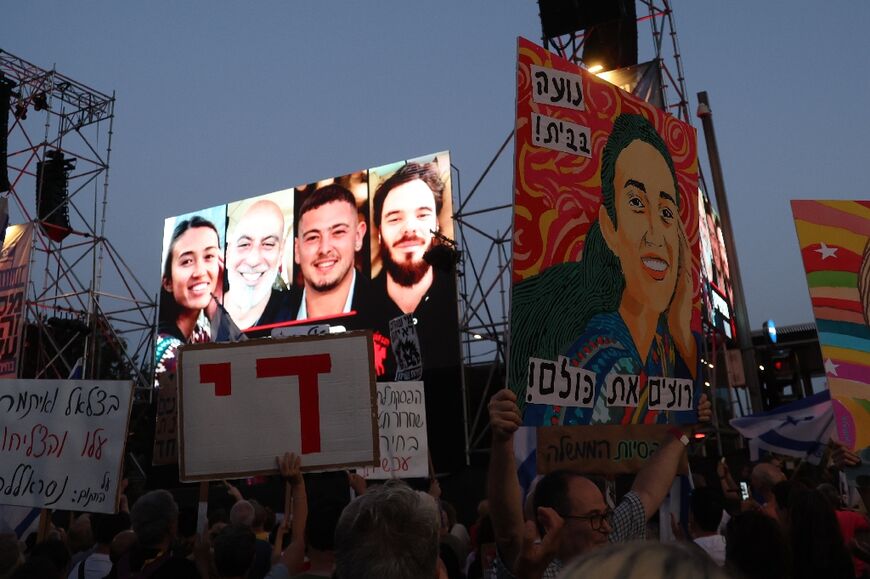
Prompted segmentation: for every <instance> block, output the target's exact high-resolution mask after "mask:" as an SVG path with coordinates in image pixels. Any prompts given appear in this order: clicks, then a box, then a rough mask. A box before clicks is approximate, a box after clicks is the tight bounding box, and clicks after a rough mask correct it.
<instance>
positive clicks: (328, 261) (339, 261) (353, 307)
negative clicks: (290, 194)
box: [293, 185, 367, 320]
mask: <svg viewBox="0 0 870 579" xmlns="http://www.w3.org/2000/svg"><path fill="white" fill-rule="evenodd" d="M365 233H366V224H365V221H362V220H361V219H360V218H359V213H358V211H357V208H356V200H355V199H354V196H353V194H352V193H351V192H350V191H348V190H347V189H345V188H344V187H341V186H339V185H327V186H325V187H321V188H320V189H317V190H316V191H314V192H312V193H311V194H310V195H308V196H307V197H306V198H305V200H304V201H303V202H302V205H301V206H300V208H299V223H298V225H297V227H296V240H295V242H294V243H295V251H294V253H293V255H294V260H295V262H296V264H297V265H298V266H299V270H300V271H301V273H302V280H303V284H304V289H303V290H302V296H301V299H300V303H299V305H298V310H297V313H296V316H295V317H296V319H298V320H304V319H307V318H323V317H329V316H334V315H338V314H343V313H348V312H350V311H359V309H360V308H363V307H365V304H364V303H363V301H364V299H363V296H364V295H365V291H364V288H365V287H366V285H367V284H366V282H365V280H363V279H362V277H361V276H358V275H357V271H356V268H355V267H354V263H355V256H356V253H357V252H358V251H360V249H362V246H363V240H364V239H365Z"/></svg>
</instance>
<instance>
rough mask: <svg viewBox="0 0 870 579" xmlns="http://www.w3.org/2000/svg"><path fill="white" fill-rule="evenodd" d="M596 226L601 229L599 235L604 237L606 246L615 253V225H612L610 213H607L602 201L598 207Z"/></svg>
mask: <svg viewBox="0 0 870 579" xmlns="http://www.w3.org/2000/svg"><path fill="white" fill-rule="evenodd" d="M598 227H599V228H600V229H601V235H602V236H603V237H604V242H605V243H606V244H607V247H609V248H610V251H612V252H613V253H616V250H615V249H614V248H615V247H616V227H614V225H613V221H611V220H610V215H609V214H608V213H607V208H606V207H605V206H604V204H603V203H602V204H601V207H599V208H598Z"/></svg>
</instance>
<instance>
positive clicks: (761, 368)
mask: <svg viewBox="0 0 870 579" xmlns="http://www.w3.org/2000/svg"><path fill="white" fill-rule="evenodd" d="M758 369H759V370H761V371H762V372H764V366H763V365H762V364H759V365H758Z"/></svg>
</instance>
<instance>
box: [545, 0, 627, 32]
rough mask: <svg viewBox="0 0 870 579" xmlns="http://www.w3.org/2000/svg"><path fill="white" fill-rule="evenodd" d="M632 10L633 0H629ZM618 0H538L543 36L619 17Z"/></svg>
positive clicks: (589, 26)
mask: <svg viewBox="0 0 870 579" xmlns="http://www.w3.org/2000/svg"><path fill="white" fill-rule="evenodd" d="M630 1H631V4H632V12H634V0H630ZM620 4H621V2H620V0H592V1H590V0H585V1H584V0H538V7H539V8H540V9H541V27H542V28H543V30H544V37H545V38H555V37H556V36H562V35H563V34H571V33H572V32H577V31H578V30H588V29H590V28H592V27H593V26H597V25H599V24H602V23H604V22H610V21H612V20H618V19H619V18H620V17H621V13H620Z"/></svg>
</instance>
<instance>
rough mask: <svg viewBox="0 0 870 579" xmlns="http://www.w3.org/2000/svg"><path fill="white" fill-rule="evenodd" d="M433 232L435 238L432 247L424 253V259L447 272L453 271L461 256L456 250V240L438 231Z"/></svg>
mask: <svg viewBox="0 0 870 579" xmlns="http://www.w3.org/2000/svg"><path fill="white" fill-rule="evenodd" d="M431 233H432V236H433V237H434V238H435V239H434V241H433V242H432V248H431V249H429V250H428V251H427V252H426V253H424V254H423V259H424V260H425V261H426V263H428V264H429V265H431V266H432V267H435V268H438V269H440V270H442V271H446V272H451V271H453V269H454V268H455V267H456V264H457V263H459V258H460V256H461V254H460V252H459V251H457V250H456V242H455V241H453V240H452V239H450V238H449V237H447V236H445V235H442V234H441V233H438V232H437V231H432V232H431Z"/></svg>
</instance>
